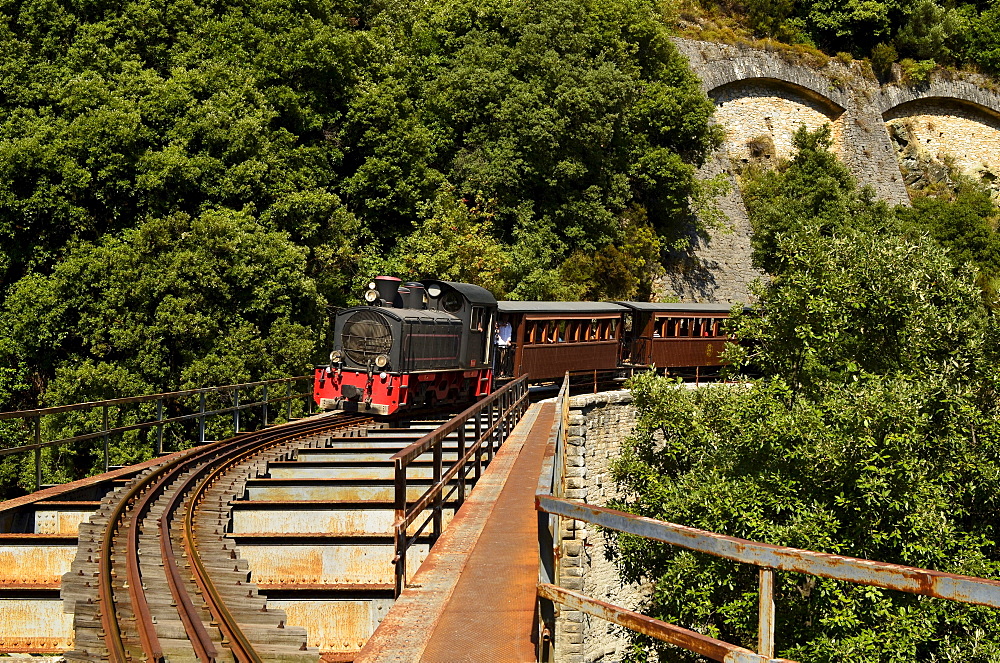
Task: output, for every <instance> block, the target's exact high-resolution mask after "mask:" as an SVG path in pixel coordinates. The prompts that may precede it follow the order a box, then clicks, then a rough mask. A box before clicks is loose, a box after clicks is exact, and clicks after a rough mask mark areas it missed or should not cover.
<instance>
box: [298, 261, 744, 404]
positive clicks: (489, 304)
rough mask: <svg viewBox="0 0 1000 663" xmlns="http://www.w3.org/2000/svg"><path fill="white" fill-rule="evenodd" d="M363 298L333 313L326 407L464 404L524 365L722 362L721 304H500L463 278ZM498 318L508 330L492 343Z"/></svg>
mask: <svg viewBox="0 0 1000 663" xmlns="http://www.w3.org/2000/svg"><path fill="white" fill-rule="evenodd" d="M365 301H366V302H367V305H363V306H355V307H351V308H346V309H342V310H341V311H339V312H338V313H337V316H336V319H335V320H334V339H335V341H334V348H333V351H332V352H331V353H330V364H329V366H322V367H319V368H317V369H316V375H315V383H314V399H315V401H316V403H317V404H318V405H319V407H320V408H321V409H326V410H344V411H348V412H367V413H371V414H378V415H391V414H394V413H396V412H398V411H400V410H411V409H416V408H421V407H429V406H434V405H444V404H449V403H460V402H469V401H474V400H476V399H477V398H479V397H481V396H485V395H487V394H489V393H490V391H491V390H492V388H493V383H494V380H495V379H498V378H499V379H502V378H510V377H515V376H520V375H523V374H525V373H527V374H528V376H529V378H530V379H532V380H550V379H560V378H561V377H562V376H563V375H564V374H565V372H566V371H570V372H591V371H593V372H605V373H606V372H609V371H610V372H614V371H621V372H624V371H631V370H636V369H646V368H649V367H654V366H655V367H656V368H657V370H671V371H675V372H676V371H678V370H687V371H693V372H694V374H695V375H696V376H697V375H698V374H699V372H701V371H707V372H711V371H717V370H718V368H719V367H720V366H721V364H722V361H721V359H720V358H719V355H720V354H721V352H722V350H723V349H724V346H725V344H726V343H727V342H728V338H727V336H726V333H725V330H724V324H723V323H724V321H725V319H726V318H727V317H728V316H729V307H728V306H727V305H724V304H693V303H687V304H658V303H650V302H497V300H496V299H495V298H494V297H493V295H492V294H490V292H489V291H488V290H486V289H484V288H481V287H479V286H476V285H471V284H468V283H454V282H451V281H440V280H426V281H420V282H409V283H405V284H403V283H402V282H401V281H400V279H397V278H395V277H390V276H379V277H376V278H375V279H374V280H373V281H372V282H371V283H370V284H369V287H368V290H367V291H366V292H365ZM499 325H504V326H506V325H510V327H509V328H507V329H506V330H505V333H504V335H503V336H504V339H503V341H501V345H500V347H497V334H496V330H497V328H498V326H499ZM506 332H509V333H506ZM507 336H509V342H508V341H507V338H506V337H507Z"/></svg>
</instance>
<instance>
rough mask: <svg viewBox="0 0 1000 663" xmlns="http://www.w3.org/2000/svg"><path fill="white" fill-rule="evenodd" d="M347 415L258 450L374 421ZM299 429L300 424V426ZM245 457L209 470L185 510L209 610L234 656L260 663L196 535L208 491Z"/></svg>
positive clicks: (187, 540)
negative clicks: (196, 519) (204, 558)
mask: <svg viewBox="0 0 1000 663" xmlns="http://www.w3.org/2000/svg"><path fill="white" fill-rule="evenodd" d="M343 418H344V416H343V415H341V416H340V417H335V419H336V421H335V422H334V423H333V425H331V424H330V422H329V421H322V422H315V423H317V424H319V425H315V426H301V428H302V430H295V431H294V432H292V433H291V434H283V435H280V436H277V437H276V438H275V439H270V440H266V441H264V442H262V443H261V444H259V445H257V446H255V448H254V453H260V452H261V451H263V450H265V449H266V448H268V447H272V446H278V445H281V444H284V443H286V442H290V441H292V440H295V439H298V438H300V437H302V436H304V435H309V434H315V433H316V432H319V431H328V430H336V429H340V428H347V427H350V426H356V425H359V424H361V423H363V422H365V421H371V417H348V418H347V421H344V420H343ZM310 423H313V422H310ZM296 428H299V427H298V426H296ZM286 431H287V429H285V430H282V431H280V432H281V433H285V432H286ZM268 432H272V433H273V432H275V429H271V430H270V431H261V433H262V434H263V435H261V437H265V436H266V433H268ZM241 459H242V458H241V457H236V458H232V457H231V458H228V459H226V461H225V462H223V464H222V465H221V466H219V467H216V468H214V469H213V470H211V471H209V473H208V475H207V476H206V477H205V478H203V479H202V480H201V482H200V483H199V484H198V486H197V488H195V489H194V491H193V492H192V493H191V496H190V498H189V499H188V501H187V508H186V509H185V514H184V528H183V537H184V548H185V550H186V552H187V555H188V559H189V560H191V570H192V572H193V573H194V578H195V582H196V583H197V584H198V587H199V589H201V591H202V594H203V596H204V598H205V602H206V603H207V604H208V608H209V611H210V612H211V613H212V617H213V618H214V619H215V621H216V623H218V624H219V628H220V629H221V630H222V632H223V634H224V635H225V637H226V638H227V639H228V640H229V647H230V650H231V651H232V652H233V655H234V656H236V660H238V661H240V663H260V661H261V659H260V657H259V656H258V655H257V652H256V651H255V650H254V648H253V645H252V644H251V643H250V640H249V638H247V637H246V634H244V633H243V629H241V628H240V626H239V624H238V623H237V621H236V619H235V618H234V617H233V615H232V613H231V612H230V610H229V607H228V606H227V605H226V601H225V599H223V597H222V594H221V593H220V592H219V590H218V589H217V588H216V586H215V582H214V581H213V580H212V577H211V575H210V574H209V573H208V571H207V569H206V568H205V564H204V562H203V561H202V559H201V553H199V552H198V542H197V536H196V535H195V530H194V517H195V511H196V510H197V507H198V505H199V504H200V503H201V502H202V500H203V499H204V493H205V490H206V489H207V488H208V487H209V486H211V485H212V484H214V483H215V482H216V481H218V480H219V479H221V477H222V475H223V474H224V473H225V472H227V471H228V470H229V469H231V468H232V466H233V465H235V464H237V463H239V462H240V461H241ZM193 481H194V478H193V477H191V478H189V479H188V480H187V481H186V482H185V485H184V488H183V489H182V490H185V489H186V487H187V486H188V485H189V484H190V483H193Z"/></svg>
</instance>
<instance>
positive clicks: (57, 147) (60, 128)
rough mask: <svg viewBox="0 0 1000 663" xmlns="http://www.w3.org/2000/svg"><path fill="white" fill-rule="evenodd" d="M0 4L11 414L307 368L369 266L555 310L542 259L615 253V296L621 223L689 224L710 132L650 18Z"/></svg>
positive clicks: (633, 284) (644, 230) (478, 8)
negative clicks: (92, 369) (97, 378)
mask: <svg viewBox="0 0 1000 663" xmlns="http://www.w3.org/2000/svg"><path fill="white" fill-rule="evenodd" d="M2 14H3V20H2V21H0V48H2V56H3V58H4V62H5V66H4V68H3V72H2V74H0V76H2V90H3V94H2V95H0V238H2V241H0V288H2V292H0V296H2V301H0V309H2V316H3V320H4V323H3V324H2V325H0V353H2V356H0V365H3V367H4V369H3V371H4V372H3V373H2V380H3V382H2V384H0V395H4V396H5V397H4V399H3V401H2V405H3V406H4V407H10V406H11V405H18V404H27V403H30V402H32V401H34V400H36V399H37V398H38V397H39V396H41V395H43V394H48V399H49V401H50V402H52V399H53V398H55V395H56V394H60V398H63V396H65V397H66V398H76V397H81V396H82V395H83V394H85V393H91V394H92V395H94V396H96V395H99V393H100V392H101V390H97V391H92V390H91V389H90V387H89V386H88V383H87V382H86V381H84V382H83V383H78V384H76V385H75V386H72V387H71V386H69V382H70V381H74V382H75V381H76V377H74V376H75V375H76V371H80V370H84V368H83V367H85V366H90V365H94V366H97V365H101V364H102V363H104V364H106V365H108V366H114V369H115V371H117V372H118V374H120V375H129V376H130V377H128V378H121V379H120V380H119V381H118V382H119V384H118V387H119V388H121V389H123V390H124V391H125V392H132V393H134V392H139V391H145V390H147V389H149V388H159V389H164V388H175V387H182V386H188V385H192V384H197V383H200V382H201V381H202V380H223V381H227V380H228V381H232V380H240V379H247V378H251V377H261V376H264V375H269V374H277V373H282V372H284V371H285V370H286V368H287V367H288V366H291V365H300V366H301V364H302V363H303V362H304V361H306V360H308V359H309V358H311V357H313V356H315V354H316V352H317V351H318V349H319V347H320V345H321V344H317V341H318V340H319V339H320V335H321V333H322V329H323V325H322V324H319V320H320V319H321V318H322V314H321V312H322V310H323V307H324V306H325V305H336V304H342V303H344V302H345V301H347V300H348V299H349V298H350V297H351V295H350V292H351V289H352V287H353V286H355V285H356V284H357V282H358V281H359V280H360V279H363V278H365V277H367V276H369V275H370V274H369V273H370V272H371V271H373V270H375V269H380V268H383V269H394V270H397V271H399V272H401V275H403V276H412V277H420V276H429V275H435V276H439V275H444V276H451V277H454V278H463V279H467V280H472V281H480V282H483V283H484V284H485V285H487V286H489V287H490V288H491V289H493V290H494V291H495V292H497V294H506V293H509V292H513V293H514V295H515V296H537V297H553V296H560V295H561V296H573V295H575V294H576V293H577V292H578V291H579V287H577V286H575V285H573V284H572V283H571V284H570V286H571V287H569V289H568V290H566V289H565V288H564V287H563V286H564V283H563V282H564V280H565V277H566V276H567V275H572V274H574V273H576V272H579V271H580V270H579V269H577V268H575V267H573V266H572V265H571V266H570V268H568V269H565V270H564V269H562V265H563V263H564V262H566V261H567V259H569V258H570V257H572V256H593V255H595V254H598V253H599V252H601V251H603V250H605V249H606V248H608V247H611V249H612V250H613V251H614V250H620V253H622V255H623V256H624V257H623V258H621V260H620V261H619V262H621V263H622V265H621V266H620V268H621V269H622V270H624V272H625V273H624V275H623V276H622V277H621V278H620V279H618V281H615V282H614V283H612V284H610V285H609V286H608V287H613V286H615V285H616V284H617V285H618V286H619V290H621V289H622V288H624V291H622V292H619V291H615V292H614V294H616V295H619V294H635V292H636V291H637V290H638V288H639V286H640V284H639V282H638V278H637V277H636V275H637V274H640V273H641V272H642V271H643V270H642V264H643V261H644V260H645V258H637V259H632V258H631V251H626V250H623V249H624V247H625V244H626V242H628V241H634V240H633V239H632V238H633V237H634V236H635V235H636V233H633V232H631V230H637V231H638V235H639V236H641V237H643V238H645V242H646V244H649V245H651V246H653V247H654V253H655V248H656V247H657V246H658V242H659V237H660V236H669V235H670V234H671V233H672V232H674V231H675V230H676V229H677V228H678V226H679V225H682V224H685V223H688V221H689V219H688V216H687V212H686V210H687V204H688V199H689V197H691V196H692V194H696V193H697V187H698V185H697V183H696V181H695V179H694V169H695V167H696V165H697V164H698V163H699V162H700V161H701V159H702V158H703V156H704V154H705V152H706V150H707V149H708V148H709V147H710V146H711V145H712V144H713V143H714V141H715V140H716V134H715V132H714V131H712V130H710V128H709V126H708V117H709V115H710V113H711V109H712V105H711V103H710V102H709V101H708V100H707V98H706V97H705V96H704V95H703V94H702V93H701V92H700V91H699V87H698V84H697V81H696V79H695V78H694V77H693V75H692V74H691V73H690V71H689V70H688V69H687V67H686V65H685V63H684V61H683V60H682V59H681V58H680V57H679V56H678V55H677V53H676V52H675V50H674V48H673V46H672V45H671V44H670V42H669V39H668V28H669V26H668V25H667V23H666V22H665V21H664V20H663V17H662V16H661V15H660V12H659V6H658V4H657V3H655V2H652V1H650V0H615V1H614V2H593V1H591V0H543V1H542V2H522V1H516V2H494V1H489V0H488V1H487V2H471V1H469V0H450V1H441V2H434V3H422V2H391V3H374V4H373V3H356V2H353V1H351V0H344V1H341V2H320V3H301V2H292V3H274V2H267V1H265V0H259V1H251V2H243V1H235V0H225V1H224V2H221V3H201V2H197V1H195V0H167V2H166V3H163V2H160V3H155V4H153V3H150V2H148V0H122V1H120V2H112V3H83V4H80V3H74V2H65V1H63V0H15V1H14V2H11V3H7V4H6V5H5V6H4V8H3V10H2ZM636 224H641V227H637V225H636ZM647 253H648V252H647ZM470 256H475V257H474V258H473V259H470ZM577 260H578V262H579V259H577ZM240 264H243V265H244V266H245V269H240V268H239V265H240ZM102 265H103V266H102ZM456 266H458V267H456ZM449 267H450V268H451V269H450V270H449V269H448V268H449ZM263 275H270V277H269V278H271V279H283V282H282V285H281V286H280V288H279V290H281V292H272V293H264V292H257V290H258V289H265V290H266V289H267V287H268V286H266V285H265V284H262V283H261V284H258V283H253V281H254V280H255V279H258V278H261V277H262V276H263ZM585 277H586V274H581V275H580V278H585ZM129 281H133V282H135V283H136V284H137V286H136V287H135V288H134V289H133V290H132V291H131V292H128V293H127V295H128V296H124V297H123V296H122V292H123V291H122V288H123V286H124V284H126V283H128V282H129ZM145 284H149V286H148V287H147V286H146V285H145ZM621 284H624V285H621ZM87 291H89V293H88V292H87ZM268 296H273V297H275V298H276V299H275V301H274V302H273V304H274V306H273V308H271V307H269V306H267V305H265V304H264V303H263V300H261V299H260V298H261V297H268ZM146 297H149V298H150V299H149V300H146V299H144V298H146ZM286 302H287V304H286ZM101 326H110V327H113V328H115V332H114V333H112V332H109V331H107V329H105V330H100V329H99V328H100V327H101ZM36 329H37V330H39V331H37V332H36V331H35V330H36ZM236 330H239V331H238V333H239V338H240V339H243V338H245V339H250V340H248V341H247V342H246V343H245V344H241V343H237V342H236V341H237V339H236V337H233V342H232V345H233V346H234V348H236V349H225V350H221V349H218V348H215V347H214V346H213V344H212V342H211V341H210V340H209V339H212V338H214V337H215V336H217V335H218V334H224V333H229V332H230V331H236ZM252 339H258V340H252ZM259 344H263V346H265V347H267V348H277V347H282V346H286V347H287V349H286V350H284V351H278V352H277V354H276V352H275V351H273V350H270V349H269V350H262V349H261V347H258V345H259ZM157 345H159V346H162V347H160V348H159V349H154V346H157ZM241 346H242V347H243V349H239V348H240V347H241ZM234 353H235V354H236V355H240V354H241V353H242V354H243V356H240V357H238V358H236V359H234V360H232V361H230V359H229V357H230V356H231V355H233V354H234ZM222 367H225V368H222ZM60 382H62V383H63V384H60ZM25 387H28V389H25Z"/></svg>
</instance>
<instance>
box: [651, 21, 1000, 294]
mask: <svg viewBox="0 0 1000 663" xmlns="http://www.w3.org/2000/svg"><path fill="white" fill-rule="evenodd" d="M674 44H675V45H676V46H677V49H678V50H679V51H680V52H681V53H682V54H683V55H684V56H685V57H687V59H688V61H689V62H690V64H691V68H692V70H693V71H694V72H695V74H696V75H697V76H698V77H699V78H700V79H701V81H702V89H703V90H704V91H705V93H706V94H707V95H708V96H709V97H710V98H711V99H713V100H714V101H715V103H716V117H715V121H716V122H717V123H718V124H720V125H721V126H722V128H723V129H724V131H725V135H726V142H725V144H724V145H723V147H722V149H721V150H719V151H718V153H716V154H715V155H712V156H711V157H710V159H709V161H708V163H706V164H705V166H704V167H703V168H702V169H701V172H700V175H702V176H706V177H708V176H712V175H715V174H718V173H723V174H724V175H725V176H726V177H728V178H729V180H730V181H731V182H732V183H733V184H735V178H734V174H735V172H736V168H739V167H740V166H741V165H743V164H745V163H749V162H750V161H751V160H752V159H758V160H761V159H763V160H767V159H775V160H777V159H780V158H786V157H788V156H789V155H790V154H791V151H792V145H791V135H792V133H793V132H794V131H795V130H796V129H797V128H798V127H799V126H800V125H801V124H805V125H806V126H807V127H809V128H810V129H814V128H816V127H818V126H820V125H821V124H823V123H824V122H829V123H830V125H831V130H832V137H833V149H834V151H835V152H836V153H837V155H838V156H839V157H840V158H841V160H842V161H843V162H844V163H845V164H846V165H847V167H848V168H849V169H850V170H851V172H852V173H853V174H854V176H855V177H856V178H857V179H858V181H859V182H860V183H861V184H863V185H869V186H871V187H872V188H873V189H874V191H875V193H876V195H877V196H878V197H879V198H881V199H883V200H886V201H888V202H889V203H891V204H904V205H906V204H909V193H908V191H907V188H906V184H905V183H904V173H906V172H908V171H906V170H905V168H904V170H903V171H902V172H901V168H900V166H901V163H900V159H902V158H903V157H904V156H906V155H904V154H903V153H902V150H897V146H896V145H895V144H894V143H893V140H892V139H891V138H890V134H889V130H888V129H887V123H891V122H893V121H896V120H900V119H903V120H905V121H906V122H907V123H908V126H910V127H911V128H912V130H913V133H914V134H915V135H916V136H918V137H919V139H920V141H921V142H922V144H923V147H924V148H925V149H924V151H925V152H927V153H929V154H930V155H931V156H932V157H935V158H940V159H944V158H945V157H947V159H946V161H947V162H950V163H953V164H954V165H955V166H957V167H958V168H959V169H960V170H962V171H964V172H965V173H966V174H968V175H970V176H973V177H978V178H981V179H983V180H984V181H985V182H986V183H987V184H988V185H991V186H992V188H994V189H995V190H996V191H997V194H996V195H997V196H998V198H1000V183H998V182H1000V94H998V93H997V92H996V91H995V90H996V86H995V84H993V83H991V82H990V81H988V80H986V79H983V78H977V77H976V76H974V75H962V77H961V78H960V79H959V78H954V76H955V75H954V74H952V75H949V76H945V75H943V74H939V75H936V76H935V77H933V78H932V80H931V81H930V82H929V83H926V84H924V85H919V86H910V85H904V84H901V83H898V82H897V83H890V84H887V85H880V84H879V83H878V81H876V80H875V79H874V78H873V77H872V76H871V74H870V72H868V71H866V70H865V69H864V67H863V65H862V63H860V62H853V63H851V64H843V63H840V62H838V61H837V60H830V62H829V63H828V64H826V65H825V66H823V67H821V68H817V67H814V66H805V65H802V64H797V63H795V62H794V61H790V60H789V59H788V57H787V56H785V55H784V54H783V53H782V52H780V51H766V50H761V49H756V48H751V47H749V46H731V45H725V44H713V43H708V42H700V41H693V40H688V39H679V38H677V39H674ZM897 133H898V132H897ZM911 151H912V150H911ZM755 152H757V154H755ZM907 154H908V153H907ZM904 165H905V164H904ZM734 166H735V167H736V168H734ZM733 189H734V191H733V192H731V193H730V194H729V195H727V196H724V197H723V198H722V199H721V200H719V201H718V206H719V208H720V210H721V211H722V212H724V213H725V214H726V216H727V217H728V219H729V225H730V228H729V229H728V230H727V231H725V232H720V231H714V232H712V233H711V235H712V236H711V239H705V238H702V237H698V236H695V235H692V236H691V238H690V239H691V246H692V248H691V250H690V251H687V252H685V253H683V254H675V255H673V256H671V258H670V260H668V261H667V264H666V265H665V274H663V275H662V276H661V277H660V278H658V279H657V280H656V281H655V282H654V286H655V289H656V294H657V295H658V296H659V297H661V298H665V297H676V298H680V299H681V300H682V301H709V302H727V301H728V302H741V303H747V302H749V301H750V294H749V290H748V285H749V284H750V283H751V282H752V281H753V280H754V279H756V278H758V277H760V276H762V275H761V274H760V273H759V272H756V271H755V270H754V269H753V267H752V265H751V262H750V255H751V251H750V235H751V231H750V226H749V221H748V220H747V214H746V209H745V207H744V205H743V201H742V198H741V197H740V195H739V191H738V190H736V187H735V186H734V187H733Z"/></svg>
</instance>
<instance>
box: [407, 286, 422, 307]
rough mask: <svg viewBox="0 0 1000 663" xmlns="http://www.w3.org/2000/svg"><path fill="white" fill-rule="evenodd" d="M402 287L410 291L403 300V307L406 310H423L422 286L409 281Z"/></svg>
mask: <svg viewBox="0 0 1000 663" xmlns="http://www.w3.org/2000/svg"><path fill="white" fill-rule="evenodd" d="M404 285H405V286H406V289H407V290H409V291H410V294H409V295H407V296H406V297H404V298H403V306H405V307H406V308H416V309H421V308H423V307H424V284H423V283H419V282H417V281H410V282H408V283H406V284H404Z"/></svg>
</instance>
